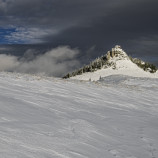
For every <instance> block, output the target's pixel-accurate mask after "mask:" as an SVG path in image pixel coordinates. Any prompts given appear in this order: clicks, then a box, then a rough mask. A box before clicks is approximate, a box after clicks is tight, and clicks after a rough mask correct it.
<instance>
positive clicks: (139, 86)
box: [0, 61, 158, 158]
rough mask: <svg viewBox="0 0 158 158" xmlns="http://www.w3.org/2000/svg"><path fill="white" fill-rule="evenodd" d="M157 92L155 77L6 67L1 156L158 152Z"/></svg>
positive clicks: (109, 157) (100, 157) (104, 156)
mask: <svg viewBox="0 0 158 158" xmlns="http://www.w3.org/2000/svg"><path fill="white" fill-rule="evenodd" d="M126 62H128V63H129V61H125V63H126ZM123 69H124V68H123ZM101 71H103V70H101ZM113 71H115V70H113ZM157 96H158V79H156V78H135V77H129V76H123V75H112V76H108V77H106V78H102V79H101V80H100V81H98V82H86V81H78V80H71V79H70V80H62V79H57V78H44V77H40V76H31V75H30V76H29V75H22V74H12V73H3V72H1V73H0V157H1V158H157V157H158V97H157Z"/></svg>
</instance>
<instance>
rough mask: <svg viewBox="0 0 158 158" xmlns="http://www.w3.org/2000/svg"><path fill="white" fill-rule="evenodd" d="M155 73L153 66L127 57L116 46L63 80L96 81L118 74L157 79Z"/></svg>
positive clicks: (157, 75)
mask: <svg viewBox="0 0 158 158" xmlns="http://www.w3.org/2000/svg"><path fill="white" fill-rule="evenodd" d="M155 72H156V73H155ZM157 72H158V71H157V68H156V67H155V66H154V65H153V64H149V63H146V62H143V61H142V60H140V59H136V58H132V57H129V56H128V55H127V53H126V52H125V51H124V50H123V49H122V48H121V46H119V45H116V46H115V47H114V48H112V49H111V51H108V52H107V53H106V54H105V55H103V56H101V57H99V58H97V59H95V60H94V61H92V62H90V64H89V65H86V66H84V67H82V68H80V69H78V70H76V71H74V72H72V73H71V74H70V73H68V74H67V75H66V76H64V77H63V78H73V79H79V80H93V81H94V80H95V81H96V80H99V79H100V78H102V77H106V76H110V75H118V74H119V75H120V74H121V75H127V76H132V77H154V78H155V77H156V78H158V73H157ZM151 73H152V74H151Z"/></svg>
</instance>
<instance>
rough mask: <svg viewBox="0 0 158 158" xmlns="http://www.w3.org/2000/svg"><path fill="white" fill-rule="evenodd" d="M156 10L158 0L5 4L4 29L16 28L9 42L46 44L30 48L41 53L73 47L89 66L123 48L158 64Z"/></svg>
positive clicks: (1, 2)
mask: <svg viewBox="0 0 158 158" xmlns="http://www.w3.org/2000/svg"><path fill="white" fill-rule="evenodd" d="M157 10H158V1H157V0H139V1H138V0H117V1H116V0H14V1H13V0H0V27H6V28H9V27H13V28H15V30H16V31H15V32H13V33H11V34H9V35H6V36H5V38H6V40H8V41H9V42H10V43H12V42H13V41H17V42H19V41H21V42H23V43H43V45H40V46H39V45H36V46H33V45H28V47H29V48H28V47H27V48H28V49H35V50H36V52H38V53H44V51H45V52H47V51H48V50H50V49H51V48H54V47H57V46H59V45H70V46H71V47H73V48H76V47H78V48H79V49H80V50H81V51H80V55H78V58H79V60H80V61H81V63H87V62H89V60H91V59H94V58H95V57H97V56H100V55H101V54H104V53H106V51H108V50H109V49H110V48H111V47H113V46H114V45H115V44H120V45H121V46H122V47H123V49H125V50H126V51H127V53H129V54H130V55H133V56H135V57H140V58H142V59H144V60H148V61H151V62H152V61H153V62H154V63H156V64H157V65H158V52H157V50H158V45H157V42H158V21H157V19H158V11H157ZM24 47H25V46H24ZM38 47H40V50H41V51H39V49H38ZM14 48H15V47H14ZM22 49H23V48H20V49H19V47H17V50H18V51H19V52H18V53H19V54H20V53H21V54H22V53H23V54H24V52H26V49H25V51H22ZM15 50H16V49H15ZM15 50H14V52H13V53H14V54H16V53H15Z"/></svg>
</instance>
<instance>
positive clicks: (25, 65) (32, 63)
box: [0, 46, 80, 76]
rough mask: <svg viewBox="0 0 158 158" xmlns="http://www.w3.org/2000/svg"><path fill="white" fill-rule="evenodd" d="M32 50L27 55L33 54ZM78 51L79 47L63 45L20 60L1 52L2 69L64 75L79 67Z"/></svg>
mask: <svg viewBox="0 0 158 158" xmlns="http://www.w3.org/2000/svg"><path fill="white" fill-rule="evenodd" d="M30 51H31V50H29V53H27V55H28V54H29V55H30V56H31V55H32V54H31V52H30ZM78 53H79V50H78V49H71V48H70V47H68V46H61V47H57V48H55V49H52V50H51V51H48V52H46V53H45V54H43V55H39V56H36V57H35V58H34V59H33V60H29V61H28V60H24V59H20V60H19V59H18V58H17V57H15V56H10V55H5V54H1V55H0V70H1V71H13V72H22V73H31V74H37V73H43V74H45V75H48V76H64V74H66V73H67V72H69V71H72V70H73V69H75V68H77V67H79V65H80V63H79V61H78V60H77V59H76V57H77V55H78ZM31 57H32V56H31ZM27 58H28V57H27Z"/></svg>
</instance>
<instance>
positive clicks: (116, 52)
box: [106, 45, 128, 60]
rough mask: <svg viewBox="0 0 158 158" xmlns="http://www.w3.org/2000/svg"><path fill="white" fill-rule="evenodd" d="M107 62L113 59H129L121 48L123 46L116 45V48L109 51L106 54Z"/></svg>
mask: <svg viewBox="0 0 158 158" xmlns="http://www.w3.org/2000/svg"><path fill="white" fill-rule="evenodd" d="M106 57H107V60H109V59H110V58H113V57H125V58H126V57H128V56H127V54H126V53H125V52H124V50H123V49H122V48H121V46H119V45H116V46H115V47H114V48H112V50H111V51H108V52H107V54H106Z"/></svg>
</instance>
